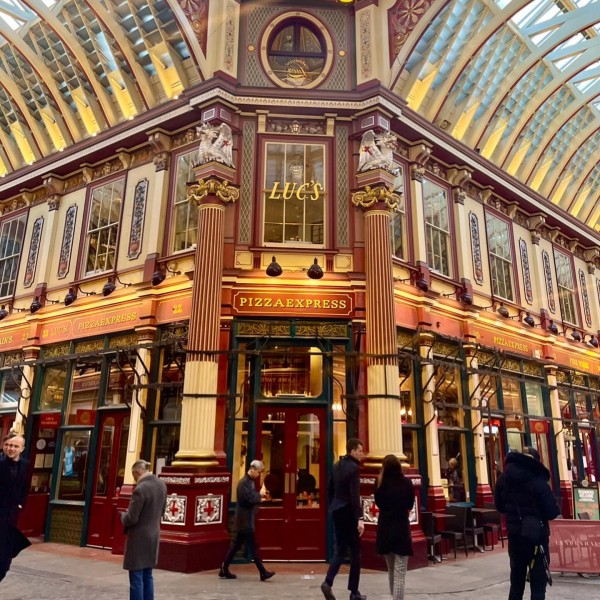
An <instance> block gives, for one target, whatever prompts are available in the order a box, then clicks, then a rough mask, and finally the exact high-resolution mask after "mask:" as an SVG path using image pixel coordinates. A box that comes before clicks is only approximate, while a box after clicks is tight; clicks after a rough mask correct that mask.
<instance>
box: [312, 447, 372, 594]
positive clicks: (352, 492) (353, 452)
mask: <svg viewBox="0 0 600 600" xmlns="http://www.w3.org/2000/svg"><path fill="white" fill-rule="evenodd" d="M363 448H364V444H363V443H362V442H361V441H360V440H359V439H357V438H351V439H349V440H348V442H347V443H346V455H345V456H342V458H340V460H338V462H336V463H335V465H333V473H332V476H331V479H330V481H329V489H328V492H329V503H330V504H329V512H330V513H331V515H332V517H333V528H334V532H335V553H334V556H333V560H332V561H331V563H330V565H329V568H328V569H327V575H326V576H325V581H324V582H323V583H322V584H321V591H322V592H323V595H324V596H325V600H335V596H334V595H333V591H332V589H331V588H332V586H333V580H334V579H335V576H336V575H337V574H338V571H339V570H340V566H341V565H342V563H343V562H344V559H345V557H346V551H347V550H348V549H349V550H350V573H349V575H348V590H350V600H366V598H367V597H366V596H363V595H362V594H361V593H360V592H359V591H358V584H359V581H360V537H361V536H362V534H363V532H364V530H365V523H364V521H363V509H362V505H361V501H360V477H359V469H360V463H361V461H362V459H363V458H364V450H363Z"/></svg>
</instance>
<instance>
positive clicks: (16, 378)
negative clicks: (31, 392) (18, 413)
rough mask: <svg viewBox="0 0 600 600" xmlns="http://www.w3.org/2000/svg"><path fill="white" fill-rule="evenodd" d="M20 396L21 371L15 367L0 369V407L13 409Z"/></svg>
mask: <svg viewBox="0 0 600 600" xmlns="http://www.w3.org/2000/svg"><path fill="white" fill-rule="evenodd" d="M20 397H21V373H20V371H19V370H17V369H14V370H13V369H5V370H2V371H0V409H6V408H8V409H13V410H14V409H15V408H16V407H17V404H18V403H19V399H20Z"/></svg>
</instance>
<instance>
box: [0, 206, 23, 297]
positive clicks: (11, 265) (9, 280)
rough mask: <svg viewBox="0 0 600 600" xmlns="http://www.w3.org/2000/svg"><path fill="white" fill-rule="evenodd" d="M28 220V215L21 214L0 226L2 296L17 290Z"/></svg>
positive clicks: (0, 293) (0, 288)
mask: <svg viewBox="0 0 600 600" xmlns="http://www.w3.org/2000/svg"><path fill="white" fill-rule="evenodd" d="M26 221H27V216H26V215H21V216H20V217H16V218H14V219H7V220H6V221H3V222H2V226H1V227H0V298H5V297H7V296H12V295H13V293H14V291H15V284H16V281H17V272H18V270H19V257H20V256H21V246H22V245H23V237H24V235H25V222H26Z"/></svg>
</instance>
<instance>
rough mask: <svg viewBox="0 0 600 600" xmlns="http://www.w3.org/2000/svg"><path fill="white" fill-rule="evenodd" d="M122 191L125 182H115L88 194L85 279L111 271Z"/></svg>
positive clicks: (115, 249)
mask: <svg viewBox="0 0 600 600" xmlns="http://www.w3.org/2000/svg"><path fill="white" fill-rule="evenodd" d="M124 188H125V180H124V179H118V180H116V181H111V182H110V183H107V184H105V185H102V186H100V187H97V188H94V189H93V190H92V197H91V199H90V212H89V219H88V227H87V237H86V239H87V244H86V246H87V254H86V259H85V263H84V264H85V268H84V272H85V274H86V275H90V274H93V273H101V272H103V271H112V270H113V269H114V268H115V264H116V263H115V258H116V252H117V241H118V239H117V238H118V233H119V222H120V220H121V208H122V205H123V190H124Z"/></svg>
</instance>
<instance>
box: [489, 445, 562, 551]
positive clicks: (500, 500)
mask: <svg viewBox="0 0 600 600" xmlns="http://www.w3.org/2000/svg"><path fill="white" fill-rule="evenodd" d="M549 481H550V471H548V469H547V468H546V467H545V466H544V465H543V464H542V463H541V462H539V461H538V460H536V459H535V458H532V457H531V456H528V455H526V454H521V453H520V452H509V453H508V455H507V457H506V461H505V469H504V473H502V475H500V477H499V479H498V482H497V484H496V491H495V493H494V499H495V501H496V508H497V509H498V510H499V511H500V512H501V513H504V514H506V529H507V531H508V535H509V536H517V535H519V534H520V531H521V518H522V517H524V516H527V515H531V516H534V517H537V518H539V519H540V521H542V522H543V523H544V525H545V527H544V530H545V532H544V533H545V535H544V538H545V539H544V540H543V541H545V542H546V543H547V542H548V538H549V536H550V527H549V526H548V521H551V520H552V519H555V518H556V517H557V516H558V515H559V514H560V510H559V508H558V505H557V503H556V500H555V499H554V495H553V494H552V489H551V488H550V486H549V485H548V482H549Z"/></svg>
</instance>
